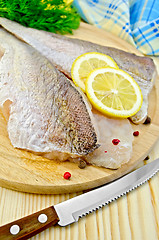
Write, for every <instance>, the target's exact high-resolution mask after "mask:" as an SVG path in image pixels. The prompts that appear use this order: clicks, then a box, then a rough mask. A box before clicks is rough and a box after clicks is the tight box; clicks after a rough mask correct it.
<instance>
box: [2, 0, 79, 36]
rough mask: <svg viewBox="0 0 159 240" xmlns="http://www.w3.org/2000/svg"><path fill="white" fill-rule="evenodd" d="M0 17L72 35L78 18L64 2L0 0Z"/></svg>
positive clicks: (53, 0) (77, 23)
mask: <svg viewBox="0 0 159 240" xmlns="http://www.w3.org/2000/svg"><path fill="white" fill-rule="evenodd" d="M0 17H4V18H8V19H10V20H12V21H16V22H18V23H20V24H22V25H24V26H27V27H31V28H36V29H40V30H45V31H49V32H55V33H61V34H66V33H72V29H77V28H78V27H79V24H80V16H79V15H78V13H77V12H76V10H75V8H73V7H72V6H71V5H70V4H69V5H68V4H67V3H66V2H65V1H64V0H0Z"/></svg>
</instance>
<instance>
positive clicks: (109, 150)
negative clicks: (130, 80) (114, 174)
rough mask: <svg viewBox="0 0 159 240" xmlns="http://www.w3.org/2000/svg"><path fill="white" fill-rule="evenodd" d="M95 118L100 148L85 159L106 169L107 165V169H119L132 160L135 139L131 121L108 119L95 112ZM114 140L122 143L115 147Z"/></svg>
mask: <svg viewBox="0 0 159 240" xmlns="http://www.w3.org/2000/svg"><path fill="white" fill-rule="evenodd" d="M93 116H94V118H95V120H96V123H97V127H98V133H97V136H98V141H99V144H100V147H99V148H98V149H96V150H95V151H94V152H92V153H90V154H88V155H86V156H85V157H84V158H85V160H86V161H87V162H89V163H91V164H92V165H96V166H103V167H104V166H105V164H107V168H111V169H117V168H119V167H121V165H122V164H124V163H127V162H128V161H129V160H130V158H131V154H132V142H133V139H134V137H133V129H132V126H131V124H130V121H128V120H127V119H122V120H121V119H112V118H106V117H105V116H104V115H103V114H100V113H99V112H97V111H95V110H93ZM113 139H119V140H120V143H119V144H118V145H113V143H112V140H113Z"/></svg>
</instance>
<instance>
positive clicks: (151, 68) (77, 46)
mask: <svg viewBox="0 0 159 240" xmlns="http://www.w3.org/2000/svg"><path fill="white" fill-rule="evenodd" d="M0 25H1V26H2V27H4V28H5V29H7V30H8V31H9V32H11V33H13V34H14V35H15V36H17V37H19V38H20V39H22V40H23V41H25V42H27V43H28V44H30V45H31V46H32V47H34V48H36V49H37V50H38V51H39V52H40V53H41V54H42V55H44V56H45V57H47V58H48V59H49V60H50V61H51V62H52V63H53V64H54V65H55V67H56V68H57V69H58V70H59V71H61V72H63V73H64V74H65V75H66V76H68V77H69V78H71V66H72V63H73V61H74V60H75V59H76V58H77V57H78V56H79V55H81V54H83V53H86V52H101V53H104V54H107V55H109V56H111V57H112V58H113V59H114V60H115V61H116V62H117V64H118V66H119V67H120V68H121V69H123V70H124V71H126V72H128V73H129V74H130V75H131V76H132V77H133V78H134V79H135V80H136V82H137V83H138V84H139V86H140V88H141V91H142V94H143V105H142V107H141V109H140V111H139V112H138V113H136V114H135V115H134V116H132V117H131V118H130V119H131V120H132V121H133V122H134V123H135V124H139V123H143V122H144V121H145V119H146V117H147V111H148V95H149V93H150V91H151V89H152V87H153V84H154V79H155V76H156V69H155V65H154V63H153V60H152V59H150V58H148V57H139V56H136V55H135V54H131V53H127V52H124V51H122V50H119V49H115V48H111V47H104V46H100V45H98V44H94V43H91V42H87V41H82V40H78V39H70V38H68V37H65V36H61V35H58V34H53V33H49V32H45V31H40V30H37V29H32V28H27V27H24V26H22V25H20V24H18V23H16V22H12V21H10V20H8V19H5V18H0Z"/></svg>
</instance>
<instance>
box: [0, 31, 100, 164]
mask: <svg viewBox="0 0 159 240" xmlns="http://www.w3.org/2000/svg"><path fill="white" fill-rule="evenodd" d="M0 49H1V50H0V52H1V59H0V107H1V108H2V111H3V113H4V116H5V117H6V120H7V121H8V124H7V128H8V135H9V138H10V140H11V143H12V145H13V146H14V147H16V148H20V149H26V150H29V151H32V152H34V153H37V154H41V155H44V156H45V154H46V155H47V156H48V157H49V154H51V158H52V159H59V160H67V159H68V158H76V157H80V156H85V155H87V154H89V153H90V152H92V151H94V150H95V149H96V148H98V147H99V144H98V143H97V135H96V131H95V128H94V123H93V115H92V113H91V110H90V107H89V104H88V103H87V102H86V99H85V97H83V96H82V95H81V93H80V92H79V91H78V89H77V88H76V87H75V86H74V84H73V83H72V82H71V81H70V80H69V79H67V77H66V76H65V75H64V74H62V73H61V72H59V71H58V70H57V69H56V68H55V67H54V66H53V64H52V63H50V61H49V60H48V59H47V58H45V57H44V56H42V55H41V54H40V53H39V52H38V51H37V50H36V49H34V48H32V47H31V46H29V45H28V44H26V43H24V42H22V41H20V40H18V39H17V38H16V37H14V36H13V35H11V34H10V33H8V32H7V31H6V30H4V29H0Z"/></svg>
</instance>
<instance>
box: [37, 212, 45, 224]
mask: <svg viewBox="0 0 159 240" xmlns="http://www.w3.org/2000/svg"><path fill="white" fill-rule="evenodd" d="M38 221H39V222H40V223H45V222H47V215H46V214H43V213H42V214H40V215H39V217H38Z"/></svg>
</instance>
